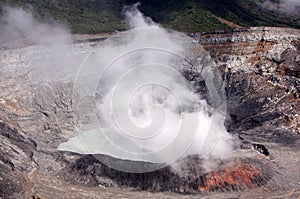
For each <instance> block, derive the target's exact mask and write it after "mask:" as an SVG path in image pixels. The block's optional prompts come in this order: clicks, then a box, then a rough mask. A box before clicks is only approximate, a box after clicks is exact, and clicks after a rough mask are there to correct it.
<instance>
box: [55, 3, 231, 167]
mask: <svg viewBox="0 0 300 199" xmlns="http://www.w3.org/2000/svg"><path fill="white" fill-rule="evenodd" d="M137 6H138V4H136V5H134V6H133V7H126V8H125V11H124V14H125V16H126V20H127V21H128V24H129V25H130V27H131V28H133V30H132V31H129V33H126V34H124V35H121V36H119V37H116V38H115V39H113V40H112V41H109V42H106V43H105V44H104V46H103V47H102V48H101V50H100V51H99V53H98V54H95V55H94V56H92V58H90V61H88V64H86V65H88V66H87V71H85V72H86V73H85V74H79V75H80V76H79V77H78V79H80V78H81V77H83V78H82V79H81V80H84V83H81V85H80V86H78V87H80V88H83V89H82V92H83V91H84V92H87V93H88V91H89V90H90V91H91V92H92V91H94V90H93V87H92V88H90V87H88V86H87V85H92V84H93V79H94V77H95V78H97V77H98V76H101V78H100V84H99V86H98V90H100V91H99V92H100V97H98V98H96V112H97V114H98V119H99V121H100V126H101V128H102V131H101V132H99V130H97V129H87V130H89V131H86V132H83V133H80V134H79V135H78V136H76V137H74V138H72V139H70V140H69V141H68V142H66V143H63V144H61V145H60V146H59V149H60V150H68V151H74V152H77V153H83V154H106V155H110V156H113V157H116V158H120V159H128V160H136V161H145V162H154V163H168V162H170V161H171V159H172V157H174V154H181V155H182V153H184V154H183V156H180V157H178V158H182V157H186V156H188V155H203V156H204V155H206V153H207V152H210V156H214V157H216V158H224V157H226V156H227V155H228V154H229V153H230V152H231V150H232V148H233V141H232V138H231V136H230V135H229V134H228V133H227V132H226V129H225V127H224V119H225V116H224V115H223V113H217V112H214V110H213V109H212V108H211V107H210V106H209V105H208V104H207V102H206V101H205V100H199V99H198V98H197V96H196V95H195V94H194V93H193V91H192V89H191V88H190V87H189V85H188V84H187V82H185V81H184V80H183V77H182V76H181V74H180V73H179V72H177V70H178V68H180V67H182V66H181V65H180V64H181V61H182V60H181V61H180V60H178V59H180V58H178V56H177V55H183V54H185V53H186V52H185V51H186V48H184V46H183V45H184V41H181V39H182V38H183V37H182V35H180V34H177V33H174V32H168V31H166V30H164V29H162V28H160V27H159V26H158V25H157V24H155V23H154V22H153V21H152V20H151V19H150V18H148V17H145V16H143V14H142V13H140V12H139V11H138V9H137ZM93 64H94V65H95V66H93ZM99 68H100V71H102V72H97V71H99ZM97 80H98V79H97ZM96 82H97V81H96ZM87 95H88V96H92V94H90V93H88V94H87ZM83 98H84V97H82V96H81V99H83ZM80 111H81V112H80V113H82V115H84V113H85V114H86V113H87V112H88V113H90V112H92V111H93V109H89V108H88V106H84V107H83V108H82V109H81V110H80ZM82 115H81V114H80V116H79V117H81V116H82ZM197 123H198V125H197ZM195 124H196V125H195ZM91 126H94V127H96V126H97V125H91ZM181 127H182V128H183V129H184V130H185V131H184V132H183V134H180V135H179V133H178V132H179V131H180V130H181V129H180V128H181ZM194 127H195V128H194ZM124 133H125V135H124ZM141 137H143V138H147V139H140V138H141ZM208 137H211V139H207V138H208ZM216 137H218V138H219V139H216ZM206 142H207V143H206ZM187 143H191V145H188V147H187ZM212 146H213V147H212ZM168 147H171V148H169V149H168V150H166V151H164V149H165V148H168ZM206 147H209V148H206ZM120 149H121V150H120ZM210 149H211V150H210ZM159 151H161V152H159ZM152 153H153V154H152ZM154 153H155V154H154Z"/></svg>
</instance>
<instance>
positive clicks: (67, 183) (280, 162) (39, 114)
mask: <svg viewBox="0 0 300 199" xmlns="http://www.w3.org/2000/svg"><path fill="white" fill-rule="evenodd" d="M191 36H192V37H194V39H195V41H194V42H199V43H200V44H202V46H203V47H204V48H205V49H206V50H207V51H208V52H209V53H210V54H211V56H212V58H213V59H214V60H215V61H216V63H217V65H218V68H219V70H220V72H221V74H222V78H223V80H224V81H225V82H226V84H225V85H226V95H227V106H228V121H227V128H228V130H229V131H230V132H231V133H232V134H233V135H236V136H238V137H239V139H240V140H241V144H240V147H239V148H238V149H237V150H236V151H235V152H234V153H233V154H232V156H231V158H230V159H229V160H226V161H217V160H216V162H215V163H216V164H218V165H219V167H218V170H215V171H212V172H205V171H203V168H202V167H201V166H199V167H198V165H201V161H202V160H200V159H198V158H197V157H189V158H187V159H185V160H183V162H184V163H183V164H182V165H184V166H183V167H181V171H182V173H183V175H179V174H178V173H176V172H174V171H173V170H172V168H169V167H167V168H164V169H161V170H159V171H155V172H152V173H145V174H129V173H124V172H120V171H116V170H113V169H111V168H108V167H107V166H105V165H103V164H101V163H100V162H98V161H97V160H96V159H95V158H94V157H93V156H89V155H79V154H74V153H70V152H60V151H57V150H56V148H57V147H58V145H59V144H60V143H62V142H65V141H66V140H68V139H69V138H70V137H73V136H74V133H75V131H74V122H76V121H75V118H74V114H73V110H72V85H73V81H74V75H75V72H76V69H77V68H78V67H79V64H80V61H81V60H82V59H83V58H84V57H85V56H86V55H87V54H88V53H89V52H91V51H93V49H95V47H97V45H101V39H103V38H101V37H95V38H92V39H89V40H85V39H84V38H80V39H77V41H78V42H77V43H75V44H72V45H70V46H69V49H70V59H72V60H74V61H73V63H74V64H73V65H72V67H71V68H69V67H66V66H64V65H63V64H64V63H60V61H59V59H58V60H57V61H53V62H52V70H53V71H52V72H49V71H45V68H46V67H47V66H44V65H43V62H42V61H41V60H43V59H44V58H45V57H47V56H49V52H51V46H26V45H25V46H23V47H21V48H15V49H11V48H6V47H2V48H1V50H0V57H1V59H0V60H1V62H0V67H1V70H0V75H1V78H0V81H1V84H0V91H1V92H0V139H1V146H0V169H1V173H0V197H2V198H30V197H32V196H33V195H37V194H39V195H40V196H41V197H42V198H49V196H51V198H110V197H114V198H141V197H143V198H159V197H164V198H178V197H179V196H180V197H183V198H193V197H199V195H201V196H212V195H213V197H214V198H233V197H241V196H242V197H245V198H253V197H266V196H268V197H282V198H283V197H291V198H297V197H298V196H299V195H300V185H299V182H300V175H299V173H300V172H299V166H298V165H299V157H300V147H299V146H300V145H299V143H300V139H299V131H300V117H299V107H300V100H299V95H300V31H299V30H293V29H281V28H251V29H245V30H239V31H235V32H216V33H211V34H193V35H191ZM74 55H75V56H74ZM74 57H75V58H74ZM49 59H52V58H51V56H50V57H49ZM64 59H66V58H64ZM187 71H188V72H186V74H185V75H186V78H187V79H188V80H190V81H191V84H192V85H194V86H198V87H200V88H202V89H200V90H199V92H203V90H205V84H204V83H203V82H201V81H198V72H197V70H193V69H191V70H187ZM53 74H55V75H53ZM103 158H108V159H111V158H110V157H103ZM112 161H117V160H113V159H112ZM125 163H128V162H125ZM129 163H130V162H129ZM178 194H181V195H178ZM195 194H196V195H195Z"/></svg>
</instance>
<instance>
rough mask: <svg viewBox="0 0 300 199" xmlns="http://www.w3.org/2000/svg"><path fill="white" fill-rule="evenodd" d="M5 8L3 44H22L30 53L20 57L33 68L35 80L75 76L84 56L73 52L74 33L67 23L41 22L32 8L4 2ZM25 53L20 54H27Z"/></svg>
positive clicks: (0, 28) (0, 41) (0, 31)
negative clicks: (10, 5)
mask: <svg viewBox="0 0 300 199" xmlns="http://www.w3.org/2000/svg"><path fill="white" fill-rule="evenodd" d="M2 11H3V15H2V16H1V18H0V47H1V48H2V47H4V48H8V49H9V48H23V50H24V52H26V53H23V54H26V55H28V56H29V57H26V59H25V58H21V59H22V62H24V65H22V68H21V69H22V70H23V71H24V69H25V72H26V71H30V74H31V76H34V78H33V79H34V80H35V81H36V82H35V83H37V82H40V81H48V80H50V79H52V78H53V79H59V78H62V77H63V78H67V77H69V76H71V74H73V76H74V74H75V73H76V70H77V68H78V67H79V64H80V63H81V61H82V59H83V57H82V56H80V55H78V54H79V53H80V52H75V53H78V54H77V55H74V54H73V53H74V52H72V50H71V47H72V46H71V45H72V37H71V34H70V31H69V29H68V28H67V27H66V26H65V25H63V24H60V23H57V22H52V23H50V22H41V21H39V20H38V19H37V18H36V17H35V14H33V13H32V11H31V10H28V9H25V8H21V7H8V6H5V7H2ZM20 50H21V49H20ZM23 54H22V53H21V54H20V56H21V57H23V56H24V57H25V55H23ZM25 61H26V62H27V63H25Z"/></svg>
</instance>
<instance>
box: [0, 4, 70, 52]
mask: <svg viewBox="0 0 300 199" xmlns="http://www.w3.org/2000/svg"><path fill="white" fill-rule="evenodd" d="M20 42H26V43H30V44H41V45H57V44H59V45H64V44H67V43H71V37H70V32H69V31H68V29H67V28H66V27H65V26H64V25H62V24H57V23H56V24H49V23H42V22H39V21H38V20H36V19H35V18H34V16H33V14H32V12H30V11H28V10H25V9H23V8H12V7H3V16H2V17H1V21H0V43H1V44H5V43H6V44H8V45H10V46H13V45H15V46H18V45H20Z"/></svg>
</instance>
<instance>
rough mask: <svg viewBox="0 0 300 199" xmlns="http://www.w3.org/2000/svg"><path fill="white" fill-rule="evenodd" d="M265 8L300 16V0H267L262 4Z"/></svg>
mask: <svg viewBox="0 0 300 199" xmlns="http://www.w3.org/2000/svg"><path fill="white" fill-rule="evenodd" d="M262 6H263V8H265V9H268V10H272V11H277V12H281V13H284V14H286V15H290V16H297V17H298V16H300V1H299V0H279V1H270V0H267V1H265V2H264V3H263V4H262Z"/></svg>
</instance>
